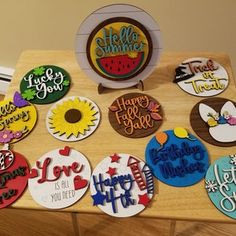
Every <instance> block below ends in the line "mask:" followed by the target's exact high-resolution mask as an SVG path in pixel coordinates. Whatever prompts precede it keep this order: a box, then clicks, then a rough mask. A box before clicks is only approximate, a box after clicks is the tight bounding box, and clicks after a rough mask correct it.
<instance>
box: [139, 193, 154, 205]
mask: <svg viewBox="0 0 236 236" xmlns="http://www.w3.org/2000/svg"><path fill="white" fill-rule="evenodd" d="M138 197H139V200H138V204H143V205H144V206H147V205H148V204H149V202H150V201H151V199H150V198H149V197H148V195H147V193H145V194H143V195H138Z"/></svg>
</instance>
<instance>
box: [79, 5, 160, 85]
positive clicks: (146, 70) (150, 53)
mask: <svg viewBox="0 0 236 236" xmlns="http://www.w3.org/2000/svg"><path fill="white" fill-rule="evenodd" d="M160 52H161V40H160V29H159V26H158V25H157V23H156V22H155V21H154V20H153V18H152V17H151V16H150V15H149V14H147V13H146V12H145V11H143V10H142V9H140V8H137V7H135V6H131V5H128V4H113V5H109V6H105V7H103V8H100V9H98V10H97V11H95V12H93V13H92V14H91V15H90V16H88V17H87V18H86V19H85V21H84V22H83V23H82V24H81V26H80V28H79V30H78V32H77V35H76V57H77V60H78V63H79V65H80V67H81V69H82V70H84V71H85V72H86V73H87V75H88V76H89V77H90V78H91V79H92V80H94V81H95V82H96V83H97V84H102V86H103V87H107V88H127V87H131V86H134V85H137V84H138V83H139V81H140V80H144V79H146V78H147V77H148V76H149V74H150V73H151V72H152V71H153V70H154V69H155V67H156V64H157V62H158V60H159V57H160Z"/></svg>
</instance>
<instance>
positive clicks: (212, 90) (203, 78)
mask: <svg viewBox="0 0 236 236" xmlns="http://www.w3.org/2000/svg"><path fill="white" fill-rule="evenodd" d="M175 72H176V75H175V80H174V82H175V83H177V84H178V86H179V87H180V88H181V89H182V90H184V91H185V92H187V93H189V94H191V95H195V96H200V97H211V96H215V95H217V94H220V93H222V92H223V91H224V90H225V89H226V88H227V86H228V84H229V77H228V74H227V71H226V70H225V68H224V67H223V66H222V65H220V64H219V63H218V62H216V61H214V60H212V59H210V58H203V57H194V58H189V59H187V60H185V61H184V62H182V63H181V64H180V65H179V66H178V67H177V68H176V69H175Z"/></svg>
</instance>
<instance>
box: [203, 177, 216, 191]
mask: <svg viewBox="0 0 236 236" xmlns="http://www.w3.org/2000/svg"><path fill="white" fill-rule="evenodd" d="M205 183H206V185H205V188H206V189H207V190H208V192H209V193H210V192H213V193H214V192H216V191H217V189H218V187H217V183H215V181H214V180H205Z"/></svg>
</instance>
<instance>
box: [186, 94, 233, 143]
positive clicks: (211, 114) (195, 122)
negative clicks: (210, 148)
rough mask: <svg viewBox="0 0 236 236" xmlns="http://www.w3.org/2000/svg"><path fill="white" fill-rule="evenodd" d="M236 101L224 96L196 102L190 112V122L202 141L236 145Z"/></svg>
mask: <svg viewBox="0 0 236 236" xmlns="http://www.w3.org/2000/svg"><path fill="white" fill-rule="evenodd" d="M235 106H236V103H235V102H233V101H230V100H228V99H225V98H207V99H203V100H201V101H200V102H198V103H197V104H196V105H195V106H194V107H193V109H192V111H191V114H190V124H191V126H192V128H193V130H194V131H195V132H196V134H197V135H198V136H199V137H200V138H202V139H203V140H204V141H206V142H208V143H210V144H213V145H217V146H222V147H230V146H235V145H236V107H235Z"/></svg>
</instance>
